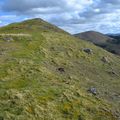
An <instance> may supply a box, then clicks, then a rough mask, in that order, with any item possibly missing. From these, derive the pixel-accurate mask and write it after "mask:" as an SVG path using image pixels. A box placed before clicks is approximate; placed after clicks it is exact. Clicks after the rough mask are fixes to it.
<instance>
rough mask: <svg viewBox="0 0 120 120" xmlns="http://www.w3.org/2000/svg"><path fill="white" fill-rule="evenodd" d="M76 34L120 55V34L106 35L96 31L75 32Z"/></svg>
mask: <svg viewBox="0 0 120 120" xmlns="http://www.w3.org/2000/svg"><path fill="white" fill-rule="evenodd" d="M74 36H75V37H78V38H80V39H83V40H87V41H90V42H92V43H94V44H95V45H97V46H100V47H102V48H104V49H106V50H107V51H109V52H111V53H114V54H118V55H120V36H116V35H105V34H102V33H99V32H96V31H87V32H83V33H79V34H75V35H74Z"/></svg>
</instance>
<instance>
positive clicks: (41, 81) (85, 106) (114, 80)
mask: <svg viewBox="0 0 120 120" xmlns="http://www.w3.org/2000/svg"><path fill="white" fill-rule="evenodd" d="M0 34H1V35H2V36H1V37H0V63H1V64H0V120H43V119H44V120H117V119H119V117H120V104H119V100H120V76H119V75H120V58H119V57H117V56H115V55H113V54H111V53H109V52H107V51H105V50H103V49H101V48H99V47H97V46H95V45H93V44H91V43H89V42H86V41H83V40H79V39H77V38H75V37H73V36H71V35H70V34H68V33H66V32H65V31H63V30H61V29H59V28H57V27H56V26H53V25H51V24H49V23H47V22H45V21H43V20H41V19H33V20H28V21H24V22H21V23H14V24H11V25H8V26H6V27H3V28H0Z"/></svg>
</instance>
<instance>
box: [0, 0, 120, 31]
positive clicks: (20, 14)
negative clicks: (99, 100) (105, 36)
mask: <svg viewBox="0 0 120 120" xmlns="http://www.w3.org/2000/svg"><path fill="white" fill-rule="evenodd" d="M0 6H1V8H0V9H1V10H2V11H3V12H4V13H9V14H10V15H8V17H9V18H6V17H7V15H5V16H4V17H0V20H1V21H2V22H3V21H7V19H9V22H12V21H13V20H12V19H13V18H12V17H14V21H19V20H22V19H25V18H34V17H41V18H43V19H45V20H47V21H49V22H51V23H53V24H55V25H57V26H59V27H61V28H63V29H65V30H67V31H69V32H72V33H76V32H82V31H86V30H97V31H100V32H105V33H107V32H118V30H119V28H118V26H119V21H120V17H118V16H120V0H69V1H68V0H5V2H2V4H1V5H0Z"/></svg>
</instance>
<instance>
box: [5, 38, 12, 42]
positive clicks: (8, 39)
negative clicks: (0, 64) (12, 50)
mask: <svg viewBox="0 0 120 120" xmlns="http://www.w3.org/2000/svg"><path fill="white" fill-rule="evenodd" d="M3 40H5V41H7V42H10V41H13V38H12V37H4V38H3Z"/></svg>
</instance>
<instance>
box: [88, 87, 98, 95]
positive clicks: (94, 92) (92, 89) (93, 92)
mask: <svg viewBox="0 0 120 120" xmlns="http://www.w3.org/2000/svg"><path fill="white" fill-rule="evenodd" d="M88 91H89V92H90V93H92V94H93V95H97V89H96V88H94V87H92V88H90V89H89V90H88Z"/></svg>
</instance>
